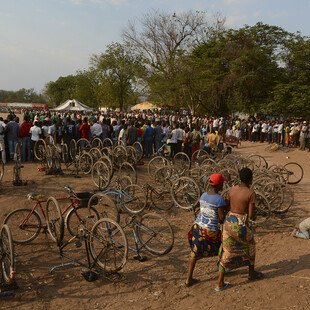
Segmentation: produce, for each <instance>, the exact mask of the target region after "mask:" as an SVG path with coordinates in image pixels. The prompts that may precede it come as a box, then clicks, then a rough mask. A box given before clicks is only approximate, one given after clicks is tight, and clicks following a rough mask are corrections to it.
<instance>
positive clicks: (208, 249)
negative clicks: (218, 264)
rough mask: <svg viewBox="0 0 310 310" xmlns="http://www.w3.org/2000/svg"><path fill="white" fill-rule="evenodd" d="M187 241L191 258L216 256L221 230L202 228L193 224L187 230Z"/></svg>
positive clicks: (219, 244)
mask: <svg viewBox="0 0 310 310" xmlns="http://www.w3.org/2000/svg"><path fill="white" fill-rule="evenodd" d="M188 242H189V245H190V247H191V254H190V256H191V257H193V258H196V259H199V258H202V257H207V256H217V255H218V252H219V248H220V246H221V231H220V230H218V231H212V230H209V229H204V228H202V227H200V226H199V225H198V224H194V225H193V226H192V228H191V230H190V231H189V232H188Z"/></svg>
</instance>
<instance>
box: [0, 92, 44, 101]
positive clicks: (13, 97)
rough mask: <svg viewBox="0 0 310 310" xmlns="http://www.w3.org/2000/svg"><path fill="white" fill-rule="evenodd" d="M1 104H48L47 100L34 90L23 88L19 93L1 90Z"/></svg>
mask: <svg viewBox="0 0 310 310" xmlns="http://www.w3.org/2000/svg"><path fill="white" fill-rule="evenodd" d="M0 102H24V103H46V99H45V97H44V96H43V95H41V94H38V93H36V92H35V91H34V89H33V88H30V89H25V88H22V89H19V90H17V91H10V90H0Z"/></svg>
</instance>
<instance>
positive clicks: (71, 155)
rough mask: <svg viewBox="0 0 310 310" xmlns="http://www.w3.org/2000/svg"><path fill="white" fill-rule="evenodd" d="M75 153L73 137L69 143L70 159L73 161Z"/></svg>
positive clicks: (75, 147)
mask: <svg viewBox="0 0 310 310" xmlns="http://www.w3.org/2000/svg"><path fill="white" fill-rule="evenodd" d="M76 153H77V146H76V141H75V140H74V139H71V141H70V144H69V154H70V157H71V160H72V161H74V160H75V157H76Z"/></svg>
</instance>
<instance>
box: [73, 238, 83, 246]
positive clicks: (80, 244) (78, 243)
mask: <svg viewBox="0 0 310 310" xmlns="http://www.w3.org/2000/svg"><path fill="white" fill-rule="evenodd" d="M74 245H75V247H76V248H80V247H81V246H82V242H81V241H80V240H77V241H75V242H74Z"/></svg>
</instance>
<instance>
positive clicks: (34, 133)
mask: <svg viewBox="0 0 310 310" xmlns="http://www.w3.org/2000/svg"><path fill="white" fill-rule="evenodd" d="M41 133H42V130H41V128H40V127H38V126H32V127H31V128H30V134H31V140H32V141H38V140H39V139H40V134H41Z"/></svg>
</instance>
